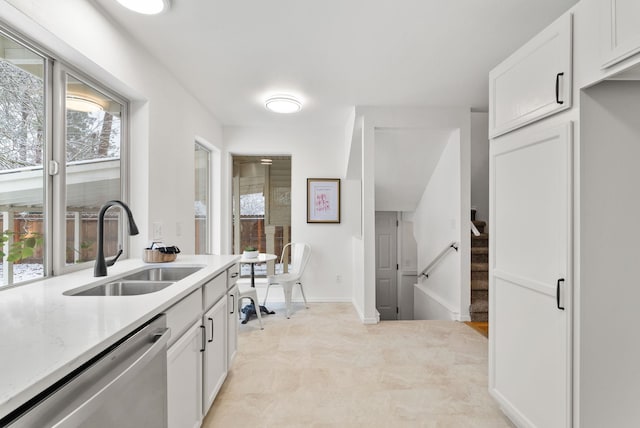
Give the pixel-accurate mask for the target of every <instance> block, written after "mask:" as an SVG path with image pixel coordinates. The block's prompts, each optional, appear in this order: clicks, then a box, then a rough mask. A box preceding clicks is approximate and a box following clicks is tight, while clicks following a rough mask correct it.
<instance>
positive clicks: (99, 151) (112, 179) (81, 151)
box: [65, 74, 124, 265]
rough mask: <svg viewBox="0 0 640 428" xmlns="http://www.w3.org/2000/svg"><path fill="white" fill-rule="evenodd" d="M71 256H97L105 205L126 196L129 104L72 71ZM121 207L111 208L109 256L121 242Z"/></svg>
mask: <svg viewBox="0 0 640 428" xmlns="http://www.w3.org/2000/svg"><path fill="white" fill-rule="evenodd" d="M65 104H66V148H65V157H66V260H65V264H67V265H71V264H74V263H81V262H86V261H92V260H95V255H96V241H97V220H98V213H99V211H100V208H101V207H102V205H103V204H104V203H105V202H107V201H110V200H113V199H118V200H121V199H122V185H121V148H122V147H121V145H122V117H123V112H124V105H123V104H122V103H120V102H118V101H116V100H114V99H113V98H112V97H110V96H108V95H106V94H104V93H103V92H100V91H98V90H96V89H95V88H93V87H92V86H90V85H88V84H86V83H84V82H83V81H81V80H79V79H77V78H75V77H73V76H71V75H69V74H67V78H66V95H65ZM120 218H121V214H120V210H119V209H115V208H114V209H111V210H109V211H107V214H106V216H105V223H104V237H105V240H104V251H105V256H107V257H109V256H113V255H115V254H116V253H117V251H118V249H119V248H120V247H121V246H122V222H121V221H120Z"/></svg>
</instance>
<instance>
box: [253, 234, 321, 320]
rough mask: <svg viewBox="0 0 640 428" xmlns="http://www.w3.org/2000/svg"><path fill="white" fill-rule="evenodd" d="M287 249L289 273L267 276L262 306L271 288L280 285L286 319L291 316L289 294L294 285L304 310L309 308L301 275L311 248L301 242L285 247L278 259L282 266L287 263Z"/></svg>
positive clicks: (309, 256)
mask: <svg viewBox="0 0 640 428" xmlns="http://www.w3.org/2000/svg"><path fill="white" fill-rule="evenodd" d="M287 249H290V251H291V265H290V268H289V272H287V273H281V274H276V275H269V276H267V292H266V293H265V296H264V303H263V304H264V305H266V302H267V297H268V296H269V289H270V288H271V286H272V285H280V286H281V287H282V291H283V292H284V301H285V305H286V307H287V318H289V315H290V314H291V294H292V292H293V286H294V285H299V286H300V292H301V293H302V299H303V300H304V305H305V307H306V308H308V307H309V306H308V304H307V298H306V297H305V295H304V289H303V288H302V274H303V273H304V268H305V267H306V266H307V263H308V262H309V258H311V246H309V244H305V243H302V242H291V243H289V244H287V245H285V246H284V248H283V249H282V256H281V257H280V263H281V264H282V265H283V266H284V263H287V260H285V255H286V253H287Z"/></svg>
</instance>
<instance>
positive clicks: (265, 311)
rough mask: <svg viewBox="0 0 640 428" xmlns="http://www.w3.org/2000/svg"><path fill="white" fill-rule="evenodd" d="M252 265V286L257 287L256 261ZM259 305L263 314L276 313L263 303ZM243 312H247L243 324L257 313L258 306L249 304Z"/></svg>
mask: <svg viewBox="0 0 640 428" xmlns="http://www.w3.org/2000/svg"><path fill="white" fill-rule="evenodd" d="M250 265H251V287H253V288H256V271H255V268H254V266H255V263H250ZM256 303H257V302H256ZM257 306H258V310H259V311H260V312H261V313H263V314H266V315H273V314H275V312H273V311H270V310H269V309H267V308H266V307H264V306H262V305H257ZM243 312H245V317H244V320H243V321H242V324H246V323H247V321H249V318H250V317H251V315H256V306H255V305H253V304H250V305H247V306H245V307H244V308H243Z"/></svg>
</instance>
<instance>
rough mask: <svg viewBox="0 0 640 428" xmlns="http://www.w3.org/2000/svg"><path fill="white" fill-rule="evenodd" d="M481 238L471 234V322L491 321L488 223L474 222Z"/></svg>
mask: <svg viewBox="0 0 640 428" xmlns="http://www.w3.org/2000/svg"><path fill="white" fill-rule="evenodd" d="M473 224H474V225H475V226H476V228H477V229H478V231H479V232H480V236H475V235H474V234H473V233H471V307H470V308H469V312H470V314H471V321H489V235H488V234H486V233H484V228H485V227H486V225H487V223H486V222H484V221H477V220H474V221H473Z"/></svg>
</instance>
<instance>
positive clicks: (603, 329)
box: [575, 81, 640, 428]
mask: <svg viewBox="0 0 640 428" xmlns="http://www.w3.org/2000/svg"><path fill="white" fill-rule="evenodd" d="M638 111H640V82H638V81H609V82H603V83H600V84H598V85H596V86H593V87H591V88H589V89H587V90H585V91H583V92H582V93H581V96H580V209H579V212H580V232H579V233H580V256H579V269H580V272H579V275H580V282H579V285H578V288H577V289H576V290H575V291H576V293H575V299H576V307H577V309H578V311H577V314H576V315H577V318H578V320H579V321H578V322H577V323H576V326H577V327H579V329H577V331H576V334H577V335H578V336H579V337H578V341H577V346H576V352H577V353H578V356H577V358H576V361H579V362H580V364H579V373H578V378H579V387H578V388H577V391H576V393H577V395H578V400H579V412H580V413H579V419H580V426H581V427H584V428H590V427H602V426H617V427H622V426H631V425H634V424H635V423H634V422H632V421H638V420H640V407H638V402H637V400H636V399H635V397H637V396H638V394H640V371H638V370H637V365H638V361H639V360H640V342H639V341H638V340H637V327H636V324H637V318H638V317H637V312H638V302H639V301H640V287H638V275H637V271H636V270H635V266H637V264H638V260H640V246H638V242H640V228H638V213H639V212H640V192H639V191H638V183H640V169H639V168H638V159H640V144H639V141H640V122H639V121H638Z"/></svg>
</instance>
